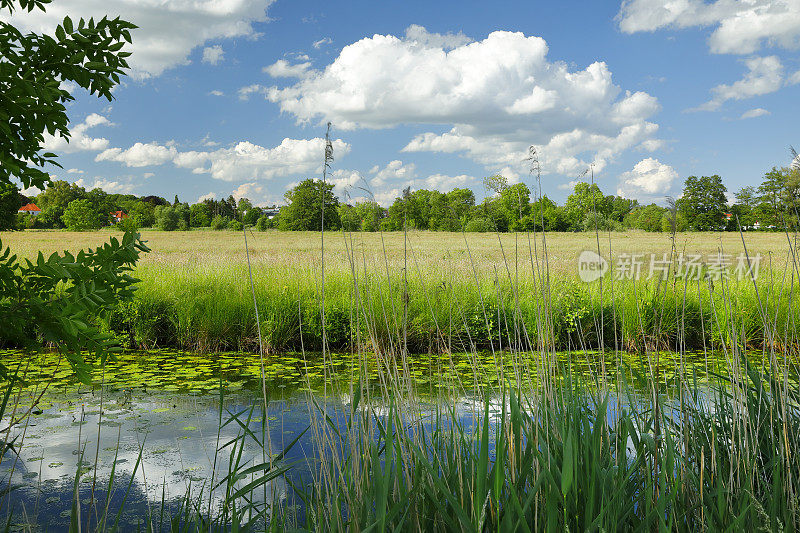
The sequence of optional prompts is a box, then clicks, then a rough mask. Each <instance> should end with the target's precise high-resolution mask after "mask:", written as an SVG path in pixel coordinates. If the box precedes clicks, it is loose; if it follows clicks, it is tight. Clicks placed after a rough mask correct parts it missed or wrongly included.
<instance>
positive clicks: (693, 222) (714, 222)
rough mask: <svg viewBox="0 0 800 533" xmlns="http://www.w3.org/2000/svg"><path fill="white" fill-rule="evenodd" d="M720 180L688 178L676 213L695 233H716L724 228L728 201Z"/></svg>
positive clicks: (710, 177)
mask: <svg viewBox="0 0 800 533" xmlns="http://www.w3.org/2000/svg"><path fill="white" fill-rule="evenodd" d="M726 192H727V189H726V188H725V185H723V184H722V178H720V177H719V176H717V175H716V174H715V175H713V176H701V177H699V178H698V177H697V176H689V177H688V178H686V183H685V185H684V188H683V196H682V197H681V198H680V199H679V200H678V201H677V205H678V211H679V212H680V213H681V214H682V215H683V216H684V217H685V218H686V220H687V221H689V225H690V226H691V228H692V229H694V230H696V231H718V230H720V229H724V228H725V212H726V210H727V204H728V199H727V197H726V196H725V193H726Z"/></svg>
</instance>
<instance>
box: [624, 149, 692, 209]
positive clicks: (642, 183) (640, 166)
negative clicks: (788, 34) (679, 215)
mask: <svg viewBox="0 0 800 533" xmlns="http://www.w3.org/2000/svg"><path fill="white" fill-rule="evenodd" d="M677 179H678V173H677V172H676V171H675V169H674V168H672V167H671V166H669V165H665V164H664V163H661V162H660V161H659V160H658V159H653V158H652V157H648V158H647V159H642V160H641V161H639V162H638V163H636V165H634V167H633V169H632V170H629V171H628V172H623V173H622V175H620V177H619V183H618V186H617V194H618V195H619V196H623V197H625V198H635V199H639V200H653V199H657V198H660V197H663V196H665V195H666V194H668V193H669V192H670V191H671V190H672V187H673V185H674V183H675V181H676V180H677Z"/></svg>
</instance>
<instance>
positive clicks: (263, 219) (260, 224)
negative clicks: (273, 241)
mask: <svg viewBox="0 0 800 533" xmlns="http://www.w3.org/2000/svg"><path fill="white" fill-rule="evenodd" d="M272 227H273V224H272V219H270V218H269V217H268V216H267V215H261V216H260V217H258V220H257V221H256V229H257V230H258V231H267V230H268V229H270V228H272Z"/></svg>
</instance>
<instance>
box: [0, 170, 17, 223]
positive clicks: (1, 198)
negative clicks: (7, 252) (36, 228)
mask: <svg viewBox="0 0 800 533" xmlns="http://www.w3.org/2000/svg"><path fill="white" fill-rule="evenodd" d="M20 207H21V206H20V205H19V189H17V187H16V186H15V185H14V184H13V183H7V182H6V183H3V182H1V181H0V231H5V230H10V229H14V225H15V223H16V220H17V211H19V208H20Z"/></svg>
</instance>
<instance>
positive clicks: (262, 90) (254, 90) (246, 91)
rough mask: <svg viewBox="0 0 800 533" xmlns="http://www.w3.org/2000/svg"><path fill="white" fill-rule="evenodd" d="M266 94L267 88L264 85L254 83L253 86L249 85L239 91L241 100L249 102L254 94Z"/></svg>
mask: <svg viewBox="0 0 800 533" xmlns="http://www.w3.org/2000/svg"><path fill="white" fill-rule="evenodd" d="M266 92H267V88H266V87H264V86H263V85H259V84H257V83H254V84H252V85H247V86H245V87H242V88H241V89H239V91H238V94H239V100H247V99H249V98H250V95H252V94H266Z"/></svg>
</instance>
